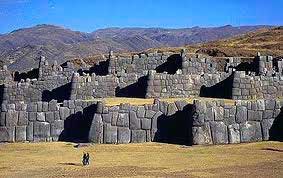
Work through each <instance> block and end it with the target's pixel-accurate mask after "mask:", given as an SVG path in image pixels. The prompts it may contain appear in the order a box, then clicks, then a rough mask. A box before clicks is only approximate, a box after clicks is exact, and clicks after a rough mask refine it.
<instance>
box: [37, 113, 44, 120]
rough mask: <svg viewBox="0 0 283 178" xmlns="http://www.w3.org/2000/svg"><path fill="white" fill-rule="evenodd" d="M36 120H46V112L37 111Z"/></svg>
mask: <svg viewBox="0 0 283 178" xmlns="http://www.w3.org/2000/svg"><path fill="white" fill-rule="evenodd" d="M36 120H37V121H41V122H44V121H45V113H44V112H37V113H36Z"/></svg>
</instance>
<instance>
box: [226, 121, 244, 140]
mask: <svg viewBox="0 0 283 178" xmlns="http://www.w3.org/2000/svg"><path fill="white" fill-rule="evenodd" d="M228 138H229V143H240V142H241V140H240V125H239V124H232V125H228Z"/></svg>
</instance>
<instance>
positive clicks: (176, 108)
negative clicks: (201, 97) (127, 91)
mask: <svg viewBox="0 0 283 178" xmlns="http://www.w3.org/2000/svg"><path fill="white" fill-rule="evenodd" d="M189 115H190V108H189V107H188V103H187V102H185V101H177V102H175V103H167V102H161V101H159V100H155V102H154V104H148V105H142V106H136V105H129V104H121V105H119V106H105V104H104V103H103V102H99V103H98V105H97V112H96V113H95V115H94V118H93V121H92V125H91V128H90V132H89V140H90V142H95V143H112V144H115V143H141V142H150V141H160V142H169V143H183V144H188V143H190V137H191V136H190V135H189V134H190V127H191V126H190V123H189V120H190V119H189V117H190V116H189Z"/></svg>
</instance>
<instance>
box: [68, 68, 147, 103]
mask: <svg viewBox="0 0 283 178" xmlns="http://www.w3.org/2000/svg"><path fill="white" fill-rule="evenodd" d="M141 77H143V76H142V75H139V74H135V73H132V74H125V73H123V74H122V75H121V76H119V77H118V76H116V75H106V76H97V75H95V74H92V75H91V76H90V75H86V76H79V74H78V73H75V74H74V75H73V78H72V82H71V83H72V84H71V88H72V89H71V90H72V91H71V99H94V98H103V97H115V96H117V95H119V93H120V94H121V95H122V96H123V95H125V96H127V94H129V95H130V94H131V93H134V92H135V91H138V90H140V89H141V88H146V82H143V83H140V84H139V83H138V82H139V80H140V78H141ZM127 87H128V88H127ZM137 95H138V93H137ZM130 97H137V96H130Z"/></svg>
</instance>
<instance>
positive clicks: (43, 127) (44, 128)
mask: <svg viewBox="0 0 283 178" xmlns="http://www.w3.org/2000/svg"><path fill="white" fill-rule="evenodd" d="M33 138H34V141H48V140H50V124H49V123H48V122H34V124H33Z"/></svg>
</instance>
